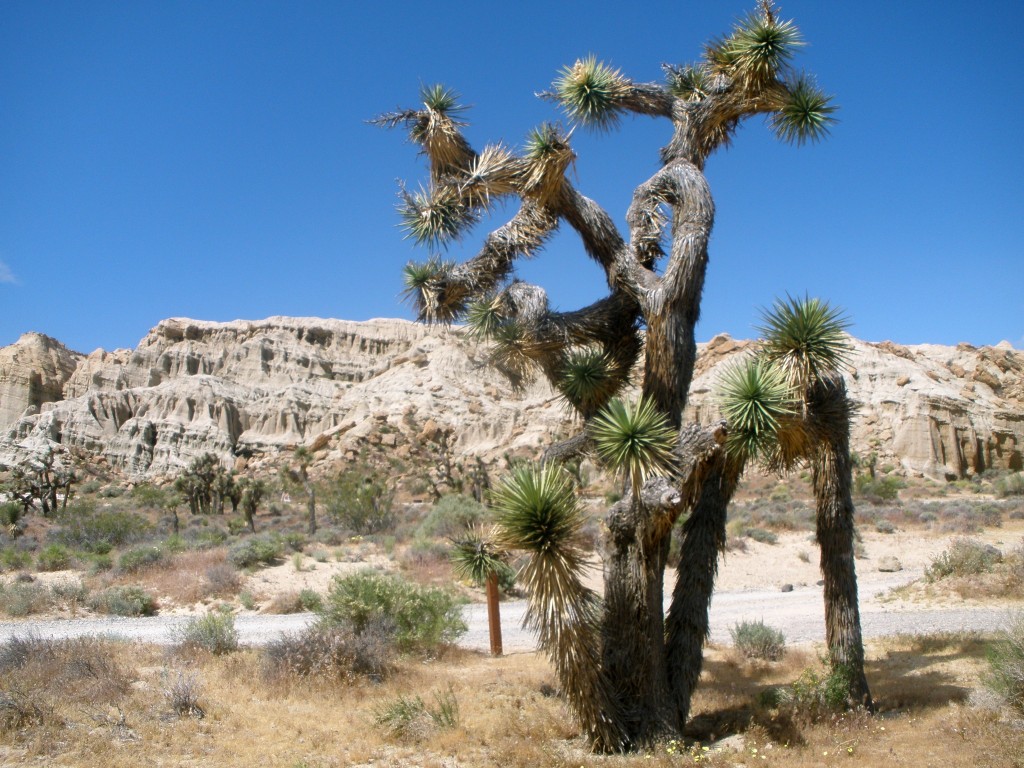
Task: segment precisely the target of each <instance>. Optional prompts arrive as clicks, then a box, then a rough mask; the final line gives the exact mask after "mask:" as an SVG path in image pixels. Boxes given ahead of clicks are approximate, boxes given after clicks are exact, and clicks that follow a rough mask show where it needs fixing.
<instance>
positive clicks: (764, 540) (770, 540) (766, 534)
mask: <svg viewBox="0 0 1024 768" xmlns="http://www.w3.org/2000/svg"><path fill="white" fill-rule="evenodd" d="M743 535H744V536H746V537H747V538H748V539H753V540H754V541H758V542H760V543H761V544H777V543H778V542H779V537H778V536H777V535H775V534H774V533H773V532H772V531H769V530H767V529H765V528H746V529H744V531H743Z"/></svg>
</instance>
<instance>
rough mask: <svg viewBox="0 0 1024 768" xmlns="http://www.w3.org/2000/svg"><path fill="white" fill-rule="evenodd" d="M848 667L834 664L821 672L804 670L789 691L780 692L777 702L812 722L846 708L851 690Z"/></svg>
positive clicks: (851, 672)
mask: <svg viewBox="0 0 1024 768" xmlns="http://www.w3.org/2000/svg"><path fill="white" fill-rule="evenodd" d="M853 674H854V672H853V670H852V668H851V667H848V666H844V665H841V664H837V665H835V666H833V667H829V668H827V669H826V670H825V671H824V672H819V671H817V670H815V669H806V670H804V671H803V673H802V674H801V675H800V677H798V678H797V679H796V680H795V681H793V683H792V685H790V686H789V687H788V688H783V689H782V690H781V691H780V695H779V697H778V698H779V700H780V701H781V703H783V704H788V705H789V706H791V707H792V708H793V709H794V710H795V711H796V712H797V713H798V714H800V715H803V716H804V717H808V718H810V719H812V720H817V719H818V718H820V717H822V716H824V715H828V714H831V713H833V712H839V711H841V710H844V709H846V706H847V697H848V695H849V691H850V679H851V676H852V675H853Z"/></svg>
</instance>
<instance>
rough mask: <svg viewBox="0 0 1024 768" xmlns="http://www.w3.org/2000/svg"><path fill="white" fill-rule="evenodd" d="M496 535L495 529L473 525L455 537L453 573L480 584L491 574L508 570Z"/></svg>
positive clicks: (452, 553)
mask: <svg viewBox="0 0 1024 768" xmlns="http://www.w3.org/2000/svg"><path fill="white" fill-rule="evenodd" d="M496 537H497V532H496V531H494V530H492V531H485V530H483V529H482V528H480V527H479V526H474V527H472V528H469V529H468V530H467V531H466V532H465V533H464V534H463V535H462V536H460V537H459V538H457V539H455V541H454V542H453V543H454V547H453V549H452V552H451V561H452V567H453V569H454V570H455V575H456V576H458V577H459V578H460V579H469V580H470V581H472V582H473V583H474V584H476V585H477V586H481V585H483V584H485V583H486V582H487V579H488V577H490V576H491V575H499V574H501V573H502V572H503V571H508V570H510V568H509V565H508V563H506V562H505V560H506V557H507V553H506V551H505V550H504V549H502V548H501V547H500V546H499V545H498V543H497V538H496Z"/></svg>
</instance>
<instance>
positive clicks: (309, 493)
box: [304, 478, 316, 536]
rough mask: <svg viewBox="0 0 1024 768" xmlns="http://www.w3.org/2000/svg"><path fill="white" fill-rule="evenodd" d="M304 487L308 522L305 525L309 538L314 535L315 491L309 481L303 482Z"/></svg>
mask: <svg viewBox="0 0 1024 768" xmlns="http://www.w3.org/2000/svg"><path fill="white" fill-rule="evenodd" d="M304 483H305V486H306V509H307V511H308V513H309V518H308V522H307V525H306V533H308V534H309V535H310V536H315V535H316V489H315V488H313V484H312V483H311V482H309V479H308V478H306V479H305V480H304Z"/></svg>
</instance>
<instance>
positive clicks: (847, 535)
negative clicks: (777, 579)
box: [809, 378, 874, 711]
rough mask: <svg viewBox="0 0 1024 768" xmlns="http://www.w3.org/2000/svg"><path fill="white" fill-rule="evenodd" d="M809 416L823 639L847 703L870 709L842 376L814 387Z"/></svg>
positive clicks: (846, 408)
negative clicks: (844, 679)
mask: <svg viewBox="0 0 1024 768" xmlns="http://www.w3.org/2000/svg"><path fill="white" fill-rule="evenodd" d="M809 408H810V413H809V416H810V418H811V420H812V424H813V428H814V430H815V432H816V434H817V435H818V437H819V441H818V447H817V449H816V450H815V452H814V454H813V456H812V460H811V468H812V474H813V482H814V497H815V507H816V510H815V511H816V527H817V533H816V535H817V539H818V544H819V545H820V547H821V573H822V577H823V579H824V581H825V588H824V597H825V643H826V645H827V646H828V653H829V660H830V662H831V664H832V667H833V669H834V670H836V671H838V672H839V673H841V674H843V675H845V676H846V677H847V681H848V684H849V690H848V693H847V703H848V704H849V705H850V706H855V707H856V706H863V707H865V708H866V709H868V710H869V711H874V703H873V701H872V699H871V691H870V690H869V688H868V681H867V677H866V676H865V675H864V641H863V637H862V635H861V627H860V609H859V606H858V600H857V569H856V565H855V562H854V527H853V515H854V507H853V498H852V493H851V487H852V485H853V471H852V470H853V468H852V465H851V462H850V410H851V408H850V403H849V400H848V399H847V397H846V385H845V384H844V383H843V381H842V379H841V378H839V379H836V380H831V381H826V382H822V383H821V384H819V385H817V386H815V387H814V388H813V391H812V393H811V397H810V398H809Z"/></svg>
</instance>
